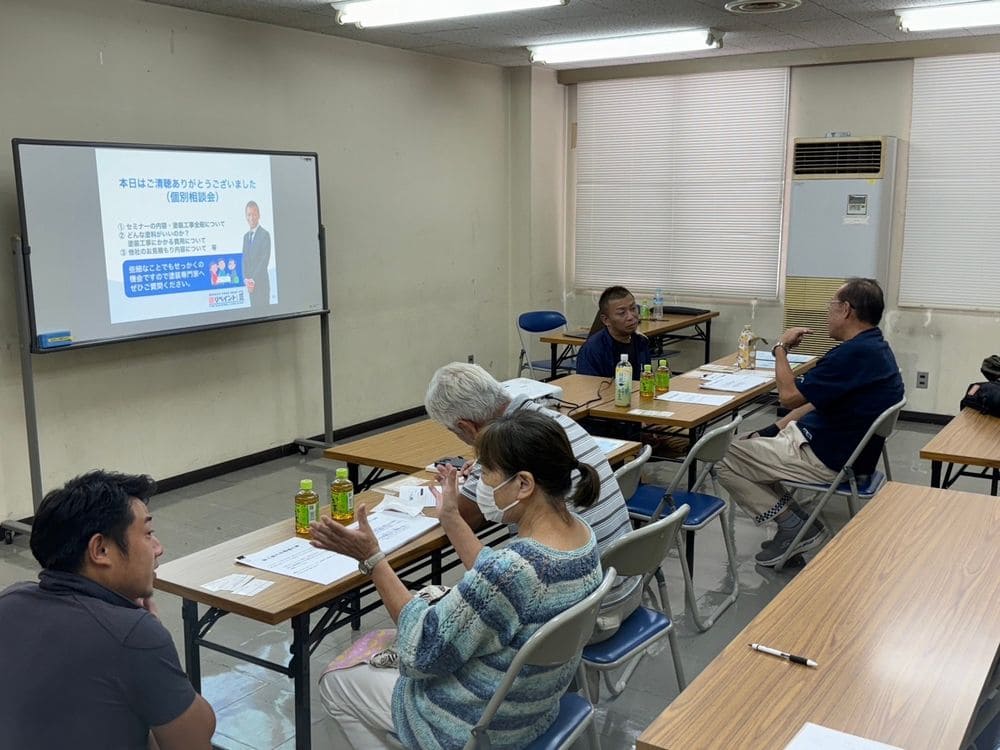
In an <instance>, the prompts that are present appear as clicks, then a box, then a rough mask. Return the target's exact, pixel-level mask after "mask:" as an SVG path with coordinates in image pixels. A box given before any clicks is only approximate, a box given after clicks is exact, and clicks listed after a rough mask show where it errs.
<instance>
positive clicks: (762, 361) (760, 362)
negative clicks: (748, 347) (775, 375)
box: [757, 352, 816, 370]
mask: <svg viewBox="0 0 1000 750" xmlns="http://www.w3.org/2000/svg"><path fill="white" fill-rule="evenodd" d="M813 359H816V355H814V354H792V353H790V352H789V354H788V361H789V362H791V363H792V364H793V365H801V364H803V363H805V362H809V361H810V360H813ZM757 366H758V367H766V368H769V369H772V370H773V369H774V355H773V354H771V352H757Z"/></svg>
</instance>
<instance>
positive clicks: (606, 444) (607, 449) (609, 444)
mask: <svg viewBox="0 0 1000 750" xmlns="http://www.w3.org/2000/svg"><path fill="white" fill-rule="evenodd" d="M594 442H595V443H597V447H598V448H600V449H601V452H602V453H603V454H604V455H605V456H607V455H608V454H610V453H613V452H614V451H616V450H618V449H619V448H621V447H622V446H623V445H625V441H624V440H616V439H615V438H606V437H597V436H596V435H594Z"/></svg>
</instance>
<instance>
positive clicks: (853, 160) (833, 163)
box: [792, 138, 883, 177]
mask: <svg viewBox="0 0 1000 750" xmlns="http://www.w3.org/2000/svg"><path fill="white" fill-rule="evenodd" d="M882 148H883V143H882V141H881V140H880V139H877V138H874V139H862V138H858V139H851V140H830V139H825V140H816V141H814V140H797V141H796V142H795V156H794V159H793V166H792V170H793V173H794V175H795V176H796V177H848V176H851V177H856V176H867V177H881V176H882Z"/></svg>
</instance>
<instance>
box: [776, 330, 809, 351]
mask: <svg viewBox="0 0 1000 750" xmlns="http://www.w3.org/2000/svg"><path fill="white" fill-rule="evenodd" d="M812 332H813V330H812V328H803V327H802V326H794V327H792V328H789V329H788V330H787V331H785V332H784V333H783V334H781V337H780V338H779V339H778V341H779V342H780V343H782V344H784V345H785V346H787V347H788V348H789V349H793V348H795V347H796V346H798V345H799V344H800V343H801V342H802V337H803V336H805V335H806V334H807V333H812Z"/></svg>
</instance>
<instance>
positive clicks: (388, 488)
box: [372, 475, 429, 495]
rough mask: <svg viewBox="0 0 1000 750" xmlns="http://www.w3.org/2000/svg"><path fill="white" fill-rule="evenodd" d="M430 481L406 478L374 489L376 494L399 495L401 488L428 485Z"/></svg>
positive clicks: (389, 481)
mask: <svg viewBox="0 0 1000 750" xmlns="http://www.w3.org/2000/svg"><path fill="white" fill-rule="evenodd" d="M428 481H429V480H427V479H421V478H420V477H414V476H409V475H407V476H405V477H398V478H396V479H390V480H388V481H386V482H382V483H381V484H378V485H376V486H374V487H372V489H373V490H375V491H376V492H381V493H382V494H383V495H398V494H399V491H400V488H402V487H416V486H418V485H422V484H427V482H428Z"/></svg>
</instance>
